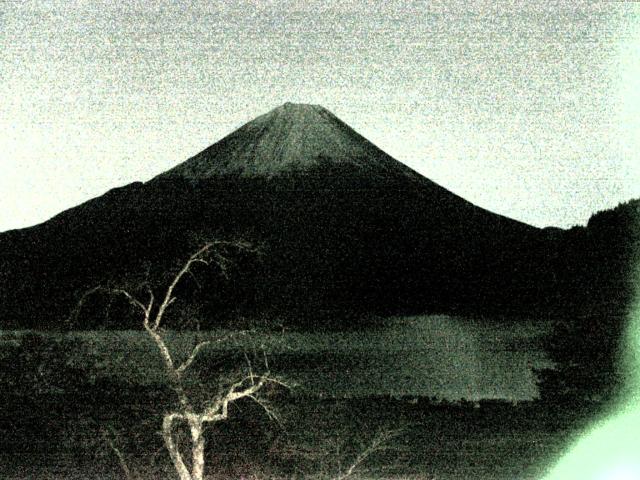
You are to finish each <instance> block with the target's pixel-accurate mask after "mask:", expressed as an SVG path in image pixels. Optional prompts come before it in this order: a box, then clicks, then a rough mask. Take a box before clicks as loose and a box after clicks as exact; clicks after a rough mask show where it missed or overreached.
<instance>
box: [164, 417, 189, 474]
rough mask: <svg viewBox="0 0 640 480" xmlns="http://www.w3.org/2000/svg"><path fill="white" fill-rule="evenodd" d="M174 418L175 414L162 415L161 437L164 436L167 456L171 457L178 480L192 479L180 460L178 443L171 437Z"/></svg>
mask: <svg viewBox="0 0 640 480" xmlns="http://www.w3.org/2000/svg"><path fill="white" fill-rule="evenodd" d="M175 418H176V416H175V414H167V415H165V416H164V419H163V421H162V437H163V438H164V444H165V445H166V447H167V450H168V451H169V456H170V457H171V461H172V462H173V466H174V467H175V469H176V472H177V473H178V477H179V478H180V480H193V478H192V477H191V474H190V473H189V469H187V466H186V465H185V464H184V461H183V460H182V455H181V454H180V450H179V449H178V445H176V442H175V440H174V439H173V421H174V420H175Z"/></svg>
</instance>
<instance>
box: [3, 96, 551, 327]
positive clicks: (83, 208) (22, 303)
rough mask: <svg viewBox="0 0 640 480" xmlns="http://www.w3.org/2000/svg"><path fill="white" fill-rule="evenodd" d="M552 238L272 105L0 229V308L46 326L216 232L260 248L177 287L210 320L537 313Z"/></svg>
mask: <svg viewBox="0 0 640 480" xmlns="http://www.w3.org/2000/svg"><path fill="white" fill-rule="evenodd" d="M557 235H559V234H557V233H554V232H549V231H543V230H539V229H537V228H534V227H530V226H528V225H525V224H522V223H520V222H516V221H514V220H510V219H508V218H505V217H502V216H499V215H495V214H492V213H490V212H488V211H486V210H483V209H481V208H478V207H476V206H474V205H472V204H471V203H469V202H467V201H465V200H463V199H461V198H460V197H458V196H456V195H454V194H452V193H451V192H449V191H447V190H445V189H444V188H442V187H440V186H438V185H436V184H435V183H433V182H431V181H430V180H428V179H426V178H424V177H421V176H420V175H418V174H417V173H415V172H414V171H413V170H411V169H409V168H408V167H406V166H404V165H403V164H401V163H399V162H397V161H395V160H394V159H392V158H391V157H389V156H388V155H386V154H385V153H384V152H382V151H381V150H379V149H378V148H377V147H375V146H374V145H372V144H371V143H369V142H368V141H366V140H365V139H364V138H362V137H361V136H360V135H358V134H357V133H355V132H354V131H353V130H352V129H351V128H349V127H348V126H346V125H345V124H344V123H342V122H341V121H340V120H338V119H337V118H336V117H335V116H333V115H332V114H331V113H329V112H328V111H326V110H324V109H322V108H321V107H316V106H307V105H291V104H287V105H284V106H282V107H279V108H277V109H275V110H274V111H272V112H270V113H268V114H266V115H263V116H261V117H258V118H257V119H256V120H254V121H252V122H250V123H248V124H247V125H245V126H243V127H241V128H240V129H239V130H237V131H236V132H233V133H232V134H230V135H229V136H227V137H226V138H224V139H223V140H221V141H220V142H218V143H217V144H215V145H213V146H211V147H209V148H208V149H206V150H204V151H203V152H201V153H200V154H198V155H196V156H195V157H193V158H191V159H189V160H187V161H186V162H184V163H183V164H181V165H178V166H177V167H175V168H173V169H172V170H169V171H168V172H166V173H165V174H162V175H160V176H158V177H156V178H155V179H153V180H151V181H150V182H147V183H146V184H141V183H135V184H131V185H128V186H125V187H122V188H119V189H115V190H112V191H110V192H108V193H107V194H105V195H104V196H102V197H99V198H96V199H94V200H91V201H89V202H87V203H85V204H83V205H80V206H78V207H76V208H73V209H70V210H68V211H66V212H63V213H61V214H60V215H58V216H56V217H54V218H53V219H51V220H50V221H48V222H46V223H44V224H42V225H39V226H36V227H33V228H29V229H24V230H20V231H13V232H7V233H4V234H1V235H0V264H1V265H2V277H1V278H0V283H1V285H0V306H1V307H0V308H2V318H3V323H4V325H7V326H12V327H18V326H20V327H34V326H35V327H46V326H61V325H64V322H63V320H64V319H65V318H66V317H67V316H68V313H69V312H70V310H71V309H72V308H73V306H74V304H75V303H76V302H77V299H78V298H79V295H81V293H82V292H83V291H85V290H87V289H89V288H91V287H93V286H95V285H98V284H103V285H104V284H108V283H110V282H111V283H113V284H122V283H128V284H131V285H136V284H140V283H141V282H142V281H143V280H144V279H145V278H148V280H149V281H151V282H152V283H154V284H156V285H161V284H162V283H163V282H166V274H167V272H170V271H171V270H172V269H175V267H176V266H177V265H179V264H180V262H182V261H184V259H185V258H186V257H187V256H188V255H189V253H190V252H192V251H193V250H194V249H195V248H197V246H198V244H199V243H201V242H202V241H204V240H205V239H210V238H214V237H215V238H244V239H246V240H249V241H251V242H254V243H255V244H257V245H259V246H260V247H261V251H262V254H261V255H259V256H253V255H248V256H244V257H242V258H239V259H238V265H237V268H236V271H235V272H234V273H233V275H231V280H230V281H229V282H221V281H220V280H219V279H217V278H215V277H214V276H211V278H207V277H206V275H205V273H204V272H198V280H199V281H198V282H197V283H196V282H195V281H191V283H186V284H185V287H184V291H183V292H182V296H183V297H184V298H186V299H187V300H188V299H189V295H190V294H191V293H190V292H192V291H193V290H198V289H199V290H200V295H199V297H198V298H200V299H204V300H203V301H202V306H203V309H202V311H201V312H200V315H201V317H202V318H203V321H205V322H208V323H210V324H214V323H220V322H222V321H226V320H228V319H231V320H233V319H234V318H237V317H238V316H240V315H246V316H252V317H254V316H268V317H276V316H277V317H280V318H282V317H286V318H287V319H289V320H290V321H292V322H298V323H304V324H309V325H318V324H319V322H324V321H326V320H327V319H328V318H338V319H340V318H353V316H354V315H355V316H362V315H365V314H371V313H374V314H379V313H380V314H381V313H402V312H412V313H417V312H435V311H438V312H443V311H445V312H460V311H465V312H472V313H504V314H519V313H523V312H531V310H532V309H537V310H544V311H550V310H552V309H553V308H555V307H554V305H556V304H557V302H558V299H557V298H556V297H555V296H554V295H553V294H552V292H553V288H554V284H553V278H554V272H553V263H552V262H551V259H552V258H551V257H550V256H549V252H553V251H555V250H554V249H555V248H556V247H554V245H557V240H554V239H555V237H556V236H557ZM203 291H204V292H203ZM100 302H102V303H100ZM116 303H117V302H116ZM108 304H109V301H108V300H107V299H102V300H97V303H96V307H95V308H94V312H93V313H94V321H95V323H97V324H100V325H105V324H107V325H109V326H111V327H124V326H129V325H128V324H127V320H124V318H125V317H124V316H123V317H119V316H118V314H119V310H118V308H120V307H118V305H115V306H114V305H113V304H112V305H111V307H110V308H111V309H112V311H113V312H116V313H117V314H116V313H114V314H111V315H108V316H107V315H106V314H105V313H104V312H105V311H106V310H107V306H108ZM365 316H366V315H365ZM131 325H137V323H133V324H131Z"/></svg>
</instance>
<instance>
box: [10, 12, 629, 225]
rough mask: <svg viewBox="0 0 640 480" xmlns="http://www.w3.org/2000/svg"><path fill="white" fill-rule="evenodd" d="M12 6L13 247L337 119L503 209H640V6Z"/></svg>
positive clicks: (531, 213) (561, 219)
mask: <svg viewBox="0 0 640 480" xmlns="http://www.w3.org/2000/svg"><path fill="white" fill-rule="evenodd" d="M382 3H383V2H379V1H373V0H372V1H352V2H348V1H344V0H343V1H340V2H338V1H246V0H245V1H235V0H234V1H227V2H224V1H217V2H188V1H184V0H180V1H178V0H175V1H170V2H169V1H168V2H159V1H155V2H153V1H148V0H144V1H142V0H140V1H134V2H121V1H117V0H113V1H111V2H108V1H81V0H78V1H69V2H62V1H58V0H55V1H54V0H50V1H17V2H13V1H7V0H4V1H3V0H0V99H1V100H0V231H4V230H7V229H11V228H18V227H24V226H28V225H32V224H35V223H39V222H41V221H44V220H46V219H47V218H49V217H51V216H52V215H54V214H56V213H58V212H60V211H62V210H64V209H66V208H70V207H72V206H75V205H77V204H78V203H80V202H82V201H84V200H87V199H89V198H92V197H95V196H97V195H100V194H102V193H104V192H105V191H107V190H108V189H110V188H114V187H117V186H121V185H123V184H126V183H130V182H133V181H137V180H142V181H144V180H148V179H149V178H151V177H153V176H155V175H157V174H158V173H161V172H163V171H165V170H167V169H168V168H170V167H172V166H174V165H176V164H178V163H180V162H182V161H184V160H186V159H187V158H188V157H190V156H192V155H194V154H195V153H197V152H199V151H200V150H202V149H204V148H205V147H207V146H208V145H210V144H212V143H214V142H216V141H218V140H219V139H220V138H222V137H223V136H224V135H226V134H227V133H229V132H230V131H232V130H233V129H235V128H237V127H239V126H240V125H242V124H243V123H245V122H247V121H249V120H251V119H252V118H254V117H255V116H257V115H259V114H262V113H265V112H266V111H268V110H271V109H272V108H274V107H276V106H278V105H280V104H282V103H284V102H286V101H292V102H299V103H315V104H321V105H323V106H324V107H326V108H328V109H329V110H331V111H333V112H334V113H335V114H336V115H337V116H338V117H340V118H341V119H342V120H344V121H345V122H346V123H348V124H350V125H351V126H352V127H353V128H355V129H356V130H357V131H358V132H360V133H361V134H362V135H364V136H365V137H367V138H369V139H370V140H371V141H373V142H374V143H375V144H376V145H378V146H379V147H380V148H382V149H383V150H385V151H386V152H387V153H389V154H390V155H392V156H393V157H395V158H396V159H398V160H400V161H402V162H404V163H406V164H407V165H409V166H411V167H413V168H414V169H416V170H418V171H419V172H420V173H422V174H424V175H425V176H427V177H429V178H431V179H432V180H434V181H436V182H438V183H439V184H441V185H442V186H444V187H446V188H448V189H449V190H451V191H453V192H455V193H457V194H458V195H460V196H462V197H464V198H466V199H468V200H470V201H471V202H473V203H475V204H477V205H479V206H482V207H484V208H487V209H489V210H492V211H495V212H498V213H502V214H504V215H507V216H510V217H513V218H516V219H519V220H522V221H525V222H528V223H531V224H534V225H538V226H547V225H557V226H565V227H566V226H570V225H574V224H583V223H584V222H586V220H587V218H588V217H589V215H590V214H591V213H593V212H595V211H596V210H599V209H602V208H607V207H611V206H614V205H616V204H617V203H619V202H621V201H625V200H628V199H630V198H632V197H640V158H639V156H640V155H639V152H640V149H639V147H640V4H638V3H635V2H630V3H625V2H593V1H589V2H579V1H567V2H560V1H554V2H550V1H548V2H513V1H511V2H494V1H485V2H475V3H474V2H466V1H450V2H418V1H413V2H411V1H404V2H384V5H382Z"/></svg>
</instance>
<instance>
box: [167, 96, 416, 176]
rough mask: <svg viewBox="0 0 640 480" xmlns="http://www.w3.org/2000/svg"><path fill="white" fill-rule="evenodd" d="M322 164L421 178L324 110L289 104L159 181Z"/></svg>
mask: <svg viewBox="0 0 640 480" xmlns="http://www.w3.org/2000/svg"><path fill="white" fill-rule="evenodd" d="M323 165H324V166H334V167H335V166H347V165H348V166H349V167H350V168H351V169H355V170H357V171H359V172H360V173H364V174H367V175H374V176H379V175H382V176H387V177H388V176H393V177H398V176H417V174H416V173H415V172H413V171H412V170H411V169H409V168H408V167H406V166H405V165H403V164H401V163H400V162H398V161H397V160H395V159H393V158H392V157H390V156H389V155H387V154H386V153H384V152H383V151H382V150H380V149H379V148H378V147H376V146H375V145H373V144H372V143H371V142H369V141H368V140H367V139H365V138H364V137H362V136H361V135H360V134H358V133H357V132H355V131H354V130H353V129H352V128H351V127H349V126H348V125H346V124H345V123H344V122H342V121H341V120H340V119H339V118H338V117H336V116H335V115H334V114H333V113H331V112H330V111H329V110H327V109H326V108H324V107H321V106H319V105H308V104H294V103H285V104H284V105H281V106H279V107H277V108H275V109H273V110H271V111H270V112H268V113H266V114H264V115H261V116H259V117H257V118H255V119H254V120H252V121H250V122H249V123H247V124H245V125H244V126H242V127H240V128H239V129H238V130H236V131H234V132H233V133H231V134H229V135H228V136H227V137H225V138H223V139H222V140H221V141H219V142H218V143H216V144H214V145H212V146H210V147H209V148H207V149H205V150H203V151H202V152H200V153H199V154H197V155H195V156H194V157H192V158H190V159H189V160H187V161H185V162H184V163H182V164H180V165H178V166H176V167H174V168H173V169H171V170H169V171H168V172H165V173H164V174H162V175H160V177H161V178H166V177H172V176H180V177H184V178H188V179H194V180H203V179H208V178H212V177H217V176H220V175H228V174H235V175H241V176H248V177H251V176H276V175H280V174H283V173H290V172H304V171H307V170H309V169H310V168H317V167H321V166H323Z"/></svg>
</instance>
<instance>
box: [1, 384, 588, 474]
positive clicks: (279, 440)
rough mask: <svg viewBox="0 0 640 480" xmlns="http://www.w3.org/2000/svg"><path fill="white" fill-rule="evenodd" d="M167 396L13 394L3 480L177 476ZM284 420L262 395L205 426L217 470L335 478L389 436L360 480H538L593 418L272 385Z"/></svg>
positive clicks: (5, 419)
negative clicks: (162, 430)
mask: <svg viewBox="0 0 640 480" xmlns="http://www.w3.org/2000/svg"><path fill="white" fill-rule="evenodd" d="M169 397H170V395H169V392H164V393H162V392H157V391H142V390H141V391H138V392H136V393H135V394H133V393H132V392H131V391H128V392H124V391H111V392H106V391H102V392H98V391H97V390H96V391H94V392H92V393H90V394H84V395H78V394H74V395H70V396H67V395H44V396H40V397H33V398H29V399H26V398H20V397H11V396H5V398H4V399H3V409H2V410H3V415H2V420H1V422H0V451H2V455H1V457H0V471H1V472H2V478H5V479H19V478H20V479H31V478H32V479H49V478H51V479H54V478H55V479H58V478H60V479H67V478H78V479H79V478H88V479H92V478H94V479H103V478H104V479H111V478H113V479H116V478H125V476H124V475H123V471H122V468H121V466H120V464H119V462H118V457H117V455H116V449H117V450H118V451H120V452H121V453H122V454H123V456H124V458H125V459H126V462H127V463H128V465H129V467H130V469H131V470H133V471H135V472H137V473H138V474H139V475H140V478H173V475H172V470H171V466H170V465H169V462H168V456H167V454H166V451H165V449H164V447H163V444H162V439H161V437H160V436H159V434H158V430H159V426H160V414H161V412H162V411H163V405H165V404H166V403H167V402H169V401H170V398H169ZM270 401H271V404H272V405H273V406H274V407H275V408H276V409H277V410H278V412H279V419H280V420H279V422H276V421H273V420H270V419H268V418H267V417H266V416H265V415H264V412H262V411H261V409H260V408H259V407H258V406H257V405H255V404H253V403H242V404H239V405H238V406H237V407H236V408H234V410H233V412H232V420H230V421H228V422H226V423H224V424H222V423H221V424H218V425H215V426H213V427H211V428H210V429H208V431H207V434H206V435H207V447H208V448H207V465H208V470H207V473H208V475H209V478H211V479H214V478H245V479H262V478H336V477H338V476H339V474H340V473H341V472H342V473H343V472H344V471H346V469H347V468H348V467H349V466H350V465H351V464H352V463H353V462H354V461H355V459H356V458H357V456H358V454H359V453H361V452H363V451H365V450H366V449H367V447H368V446H369V445H371V444H372V442H373V441H375V439H376V438H377V437H378V436H379V435H380V434H383V435H385V434H386V435H387V440H386V442H385V443H384V448H382V449H380V450H377V451H375V452H373V453H372V454H371V456H369V457H368V458H367V459H366V460H365V461H363V462H362V464H360V465H359V466H358V468H357V469H356V470H355V473H354V477H355V478H421V479H439V480H447V479H505V480H507V479H509V480H513V479H528V478H531V479H537V478H540V477H541V476H542V474H543V472H544V470H545V467H546V466H548V465H549V464H550V463H551V462H552V461H553V460H554V459H555V458H557V456H558V455H559V454H560V453H561V452H562V450H563V449H564V448H565V447H566V443H567V441H568V440H569V439H570V437H571V436H572V432H574V431H576V429H578V428H579V427H581V426H582V425H583V424H584V420H585V419H584V418H583V419H582V420H581V419H580V414H579V413H577V412H574V411H569V410H563V411H558V410H556V409H552V408H551V407H549V406H544V405H541V404H539V403H537V402H524V403H521V404H517V405H512V404H508V403H499V402H480V403H475V404H471V403H470V404H464V403H463V404H457V405H450V404H447V405H437V404H433V403H431V402H429V401H427V400H425V399H391V398H388V397H379V398H373V397H372V398H366V399H357V400H355V399H351V400H346V399H345V400H336V399H332V400H320V399H317V398H310V397H303V396H294V395H291V394H286V393H285V394H282V393H274V394H273V395H272V397H271V398H270Z"/></svg>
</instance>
